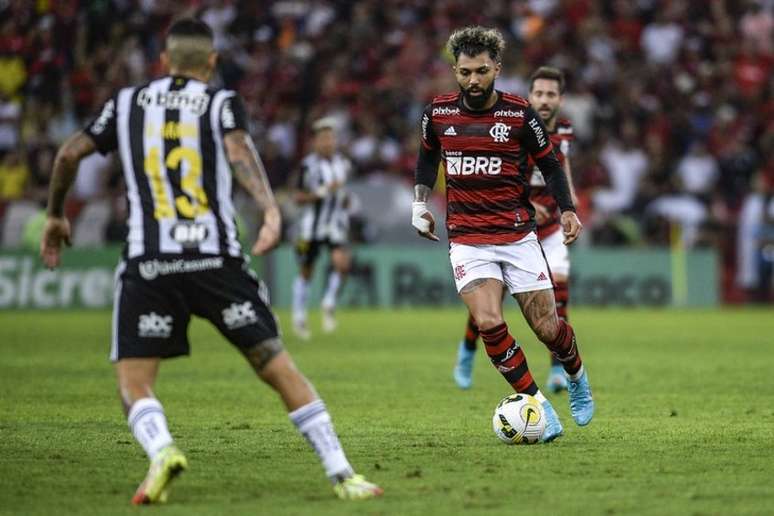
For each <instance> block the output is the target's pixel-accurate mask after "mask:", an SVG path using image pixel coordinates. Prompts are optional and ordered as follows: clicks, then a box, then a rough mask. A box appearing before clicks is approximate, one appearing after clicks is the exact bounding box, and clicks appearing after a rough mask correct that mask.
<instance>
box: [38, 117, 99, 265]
mask: <svg viewBox="0 0 774 516" xmlns="http://www.w3.org/2000/svg"><path fill="white" fill-rule="evenodd" d="M96 149H97V146H96V144H95V142H94V140H93V139H92V138H91V137H90V136H89V135H88V134H86V133H84V132H83V131H78V132H77V133H75V134H74V135H72V136H70V138H68V139H67V140H66V141H65V142H64V143H63V144H62V146H61V147H59V150H58V151H57V153H56V158H55V159H54V170H53V172H52V174H51V182H50V183H49V186H48V205H47V208H46V224H45V226H44V228H43V237H42V238H41V241H40V256H41V258H42V259H43V263H45V264H46V267H48V268H50V269H53V268H55V267H57V266H59V260H60V255H61V252H62V244H65V245H68V246H69V245H70V223H69V222H68V221H67V219H66V218H65V216H64V203H65V198H66V197H67V192H68V191H69V190H70V187H71V186H72V185H73V182H74V181H75V176H76V174H77V173H78V164H79V163H80V162H81V160H82V159H83V158H85V157H86V156H88V155H89V154H91V153H92V152H94V151H95V150H96Z"/></svg>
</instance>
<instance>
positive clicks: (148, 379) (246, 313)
mask: <svg viewBox="0 0 774 516" xmlns="http://www.w3.org/2000/svg"><path fill="white" fill-rule="evenodd" d="M216 59H217V54H216V53H215V52H214V50H213V42H212V32H211V30H210V29H209V27H207V25H206V24H204V23H202V22H201V21H198V20H194V19H190V18H189V19H182V20H179V21H177V22H176V23H175V24H173V25H172V27H171V28H170V29H169V33H168V35H167V38H166V50H165V52H164V53H163V54H162V63H163V64H165V66H166V67H167V68H169V72H170V74H169V75H168V76H165V77H162V78H160V79H157V80H154V81H151V82H150V83H148V84H145V85H143V86H140V87H128V88H123V89H121V90H120V91H119V92H118V93H117V94H116V95H115V96H114V97H113V98H111V99H109V100H108V101H107V102H106V103H105V105H104V107H103V109H102V112H101V114H100V115H99V117H98V118H97V119H96V120H94V121H93V122H92V123H91V124H89V125H88V126H87V127H86V129H84V130H83V131H79V132H78V133H76V134H75V135H73V136H72V137H71V138H69V139H68V140H67V141H66V142H65V143H64V144H63V145H62V147H61V148H60V150H59V152H58V154H57V158H56V160H55V164H54V171H53V175H52V179H51V185H50V191H49V202H48V217H47V220H46V225H45V228H44V234H43V238H42V241H41V255H42V258H43V260H44V262H45V263H46V265H47V266H48V267H50V268H54V267H56V266H57V265H59V260H60V254H61V248H62V245H63V244H69V240H70V226H69V223H68V221H67V219H65V218H64V215H63V211H64V210H63V208H64V199H65V196H66V194H67V191H68V189H69V188H70V186H71V185H72V183H73V180H74V179H75V174H76V172H77V169H78V163H79V162H80V161H81V159H83V158H84V157H86V156H88V155H89V154H91V153H93V152H94V151H99V152H100V153H102V154H106V153H108V152H111V151H114V150H117V151H118V153H119V156H120V159H121V165H122V168H123V172H124V179H125V181H126V185H127V197H128V200H129V221H128V225H129V233H128V236H127V243H126V248H125V250H124V253H123V258H122V260H121V262H120V264H119V266H118V268H117V270H116V288H115V302H114V307H113V339H112V345H111V352H110V358H111V360H112V361H113V362H114V364H115V369H116V373H117V376H118V385H119V390H120V393H121V399H122V402H123V405H124V410H125V413H126V415H127V419H128V422H129V426H130V428H131V430H132V433H133V434H134V436H135V438H136V439H137V441H138V442H139V443H140V445H142V447H143V448H144V449H145V451H146V453H147V454H148V457H149V458H150V462H151V464H150V468H149V471H148V474H147V475H146V477H145V480H144V481H143V482H142V484H141V485H140V487H139V488H138V489H137V492H136V493H135V495H134V497H133V498H132V502H133V503H135V504H147V503H160V502H165V501H166V499H167V496H168V486H169V482H170V480H172V479H173V478H174V477H175V476H176V475H178V474H179V473H180V472H182V471H183V470H185V469H186V468H187V465H188V464H187V459H186V457H185V456H184V455H183V453H182V452H181V451H180V450H179V449H178V448H177V447H176V446H175V443H174V440H173V439H172V435H171V433H170V431H169V429H168V425H167V419H166V416H165V414H164V409H163V407H162V405H161V403H160V402H159V400H158V399H156V397H155V395H154V394H153V385H154V383H155V380H156V376H157V374H158V369H159V365H160V362H161V359H162V358H168V357H173V356H179V355H187V354H188V353H189V344H188V337H187V328H188V322H189V320H190V317H191V314H193V315H197V316H200V317H204V318H206V319H208V320H209V321H210V322H212V323H213V324H214V325H215V326H216V327H217V328H218V330H220V332H221V333H222V334H223V336H224V337H226V339H227V340H229V341H230V342H231V343H232V344H233V345H234V346H235V347H236V348H237V349H239V351H240V352H242V354H243V355H244V356H245V358H246V359H247V360H248V362H249V363H250V365H251V366H252V367H253V369H254V370H255V372H256V373H257V374H258V376H259V377H260V378H261V379H262V380H264V381H265V382H266V383H268V384H269V385H270V386H271V387H272V388H274V389H275V390H276V391H277V393H278V394H279V395H280V397H281V398H282V400H283V401H284V403H285V406H286V407H287V409H288V411H289V412H290V414H289V415H290V419H291V420H292V421H293V423H294V424H295V425H296V427H297V428H298V430H299V431H300V432H301V433H302V434H303V435H304V436H305V437H306V438H307V440H308V441H309V442H310V444H311V445H312V447H313V448H314V450H315V452H316V453H317V454H318V455H319V457H320V460H321V462H322V464H323V467H324V469H325V472H326V474H327V475H328V477H329V478H330V479H331V481H332V482H333V484H334V492H335V493H336V495H337V496H339V497H340V498H343V499H356V498H370V497H373V496H377V495H379V494H381V492H382V490H381V489H380V488H379V487H378V486H376V485H374V484H372V483H370V482H368V481H366V480H365V479H364V478H363V477H362V476H360V475H356V474H355V473H354V471H353V470H352V467H351V466H350V464H349V462H348V461H347V458H346V456H345V455H344V452H343V450H342V448H341V445H340V444H339V440H338V437H337V436H336V433H335V431H334V429H333V425H332V423H331V418H330V415H329V414H328V411H327V409H326V407H325V404H324V403H323V402H322V400H320V399H319V397H318V396H317V393H316V392H315V390H314V388H313V387H312V385H311V384H310V383H309V382H308V381H307V380H306V378H304V376H303V375H302V374H301V373H300V372H299V371H298V369H297V368H296V367H295V365H294V364H293V361H292V359H291V358H290V355H289V354H288V353H287V352H286V351H285V350H284V349H283V345H282V341H281V339H280V337H279V333H278V329H277V324H276V318H275V316H274V314H273V313H272V311H271V308H270V306H269V304H268V295H267V291H266V287H265V285H264V284H263V283H262V282H261V281H260V280H258V278H257V277H256V276H255V274H254V273H253V272H252V270H250V269H249V267H248V263H247V261H246V258H245V257H244V256H243V254H242V249H241V246H240V244H239V240H238V238H237V229H236V224H235V222H234V206H233V204H232V201H231V197H232V176H234V177H236V179H237V181H238V182H239V183H240V184H241V185H242V186H243V187H244V188H245V189H246V190H247V191H248V192H249V193H250V194H251V195H252V197H253V199H254V200H255V202H256V204H257V205H258V206H259V208H260V209H261V210H262V211H263V225H262V227H261V229H260V231H259V234H258V239H257V241H256V242H255V245H254V246H253V248H252V252H253V253H254V254H264V253H266V252H268V251H269V250H271V249H272V248H273V247H274V246H275V245H276V244H277V242H278V241H279V236H280V226H281V220H280V211H279V209H278V207H277V203H276V201H275V199H274V195H273V194H272V191H271V187H270V186H269V182H268V180H267V177H266V172H265V170H264V169H263V165H262V163H261V159H260V157H259V156H258V154H257V152H256V151H255V147H254V145H253V142H252V139H251V137H250V135H249V133H248V132H247V117H246V115H245V111H244V108H243V107H242V103H241V101H240V99H239V97H238V96H237V95H236V93H235V92H233V91H230V90H225V89H213V88H210V87H208V86H207V81H208V80H209V77H210V75H211V73H212V71H213V69H214V67H215V63H216Z"/></svg>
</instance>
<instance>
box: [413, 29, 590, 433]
mask: <svg viewBox="0 0 774 516" xmlns="http://www.w3.org/2000/svg"><path fill="white" fill-rule="evenodd" d="M448 47H449V50H450V52H451V54H452V55H453V56H454V60H455V64H454V67H453V69H454V73H455V78H456V79H457V82H458V84H459V87H460V92H457V93H453V94H447V95H440V96H437V97H435V98H434V99H433V101H432V103H431V104H430V105H428V106H427V107H426V108H425V111H424V113H423V115H422V125H421V146H420V149H419V158H418V160H417V169H416V178H415V193H414V197H415V199H414V203H413V206H412V225H413V226H414V228H415V229H416V230H417V231H418V232H419V234H420V236H423V237H425V238H428V239H430V240H436V241H437V240H438V237H437V236H436V235H435V234H434V229H435V221H434V219H433V216H432V214H431V213H430V211H429V210H428V208H427V199H428V197H429V196H430V193H431V192H432V189H433V186H434V184H435V181H436V178H437V173H438V164H439V162H440V161H441V160H444V164H445V171H446V201H447V203H446V206H447V218H446V226H447V231H448V234H449V258H450V261H451V265H452V271H453V274H454V279H455V283H456V286H457V290H458V292H459V294H460V297H461V298H462V300H463V301H464V302H465V304H466V305H467V307H468V310H469V311H470V313H471V315H472V316H473V319H474V320H475V321H476V324H477V325H478V329H479V331H480V335H481V338H482V339H483V341H484V345H485V347H486V352H487V354H488V355H489V358H490V360H491V361H492V364H493V365H494V366H495V368H497V370H498V371H499V372H500V373H501V374H502V375H503V377H504V378H505V379H506V381H507V382H508V383H509V384H510V385H511V386H512V387H513V389H514V390H515V391H516V392H521V393H526V394H530V395H532V396H535V397H536V398H537V399H538V400H539V401H540V403H541V404H542V405H543V408H544V410H545V415H546V429H545V431H544V433H543V436H542V439H543V441H546V442H548V441H551V440H553V439H556V438H557V437H559V436H560V435H561V434H562V431H563V429H562V425H561V422H560V421H559V417H558V415H557V414H556V411H555V410H554V408H553V407H552V406H551V403H550V402H549V401H548V400H547V399H546V397H545V396H544V395H543V393H542V392H541V391H540V389H539V388H538V387H537V385H536V383H535V381H534V380H533V378H532V375H531V374H530V371H529V368H528V366H527V361H526V358H525V356H524V352H523V351H522V349H521V347H520V346H519V345H518V344H517V342H516V341H515V339H514V338H513V337H512V336H511V335H510V332H509V331H508V326H507V324H506V323H505V321H504V320H503V314H502V303H503V289H504V287H506V288H507V290H508V293H509V294H511V295H512V296H513V297H514V298H515V299H516V300H517V302H518V303H519V306H520V307H521V311H522V314H523V315H524V317H525V319H526V320H527V323H528V324H529V325H530V328H532V330H533V331H534V332H535V334H536V336H537V337H538V339H539V340H540V341H541V342H543V343H544V344H545V345H546V346H547V347H548V348H549V349H550V350H551V352H552V353H553V354H554V355H555V356H556V357H557V358H558V359H559V360H560V361H561V363H562V365H563V367H564V369H565V371H566V372H567V374H568V375H569V383H570V387H569V392H570V396H569V398H570V400H569V401H570V413H571V414H572V417H573V419H574V420H575V422H576V423H577V424H578V425H581V426H583V425H586V424H588V423H589V421H591V418H592V416H593V414H594V401H593V399H592V396H591V388H590V386H589V381H588V374H587V373H586V370H585V368H584V366H583V362H582V361H581V357H580V353H579V351H578V347H577V344H576V339H575V333H574V331H573V329H572V327H571V326H570V325H569V324H568V323H566V322H565V321H563V320H561V319H559V318H558V317H557V313H556V302H555V300H554V291H553V285H552V283H551V280H550V273H549V269H548V264H547V263H546V260H545V257H544V255H543V252H542V250H541V248H540V244H539V242H538V239H537V235H536V233H535V231H536V224H535V209H534V207H533V206H532V204H531V203H530V201H529V193H530V187H529V182H528V181H529V173H530V169H531V166H532V165H531V164H530V163H529V159H530V157H531V159H532V160H534V162H535V163H536V164H537V166H538V167H539V168H540V170H541V171H542V172H543V174H544V176H545V178H546V181H547V184H548V187H549V188H550V191H551V193H552V194H553V196H554V198H555V200H556V202H557V204H558V205H559V208H560V210H561V216H560V223H561V226H562V232H563V236H564V243H565V244H570V243H572V242H573V241H574V240H575V239H576V238H577V237H578V235H579V234H580V231H581V224H580V221H579V220H578V217H577V216H576V215H575V208H574V205H573V203H572V198H571V195H570V189H569V186H568V184H567V177H566V176H565V173H564V170H563V169H562V166H561V164H560V163H559V160H558V159H557V158H556V155H555V153H554V150H553V144H552V143H551V140H550V139H549V135H548V134H547V130H546V128H545V126H544V125H543V123H542V120H541V117H540V115H538V114H537V112H536V111H535V110H534V109H533V108H531V107H530V105H529V102H528V101H526V100H525V99H523V98H521V97H518V96H516V95H510V94H507V93H502V92H500V91H497V90H495V89H494V85H495V84H494V83H495V79H496V77H497V76H498V75H499V73H500V68H501V56H502V53H503V50H504V47H505V42H504V41H503V37H502V34H500V33H499V32H498V31H497V30H494V29H486V28H483V27H467V28H465V29H461V30H458V31H455V32H454V33H453V34H452V35H451V37H450V38H449V42H448Z"/></svg>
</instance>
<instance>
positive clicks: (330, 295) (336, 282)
mask: <svg viewBox="0 0 774 516" xmlns="http://www.w3.org/2000/svg"><path fill="white" fill-rule="evenodd" d="M340 286H341V274H339V273H338V272H336V271H333V272H331V273H330V275H329V276H328V287H327V288H326V289H325V295H324V296H323V299H322V306H323V307H325V308H327V309H330V310H333V309H334V308H336V295H337V294H338V293H339V287H340Z"/></svg>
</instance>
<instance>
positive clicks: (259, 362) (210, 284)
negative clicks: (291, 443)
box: [188, 259, 382, 499]
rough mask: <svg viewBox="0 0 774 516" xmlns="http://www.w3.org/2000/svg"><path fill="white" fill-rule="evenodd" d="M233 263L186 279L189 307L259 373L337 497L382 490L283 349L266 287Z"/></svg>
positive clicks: (356, 496)
mask: <svg viewBox="0 0 774 516" xmlns="http://www.w3.org/2000/svg"><path fill="white" fill-rule="evenodd" d="M237 262H238V261H237V260H231V259H228V260H226V263H225V264H224V267H223V269H222V270H220V271H213V273H212V274H205V275H197V276H196V277H195V279H192V280H191V281H189V282H188V284H189V285H190V287H191V288H196V290H197V291H198V292H200V294H201V295H200V296H198V297H197V298H196V299H197V301H196V302H195V303H192V311H193V312H194V313H195V314H197V315H201V316H202V317H205V318H207V319H209V320H210V322H212V323H213V324H214V325H215V326H216V327H217V328H218V330H219V331H220V332H221V333H222V334H223V336H224V337H226V339H228V341H229V342H231V343H232V344H233V345H234V346H236V347H237V348H238V349H239V350H240V351H241V352H242V354H243V355H244V356H245V358H246V359H247V361H248V362H249V363H250V365H251V366H252V367H253V369H254V370H255V372H256V373H257V374H258V376H259V377H260V378H261V379H262V380H263V381H264V382H266V383H267V384H268V385H270V386H271V387H272V388H273V389H274V390H276V391H277V393H278V394H279V396H280V397H281V398H282V400H283V402H284V403H285V406H286V407H287V409H288V412H289V415H290V419H291V421H292V422H293V424H294V425H295V426H296V427H297V428H298V430H299V432H300V433H301V434H303V435H304V437H305V438H306V439H307V440H308V441H309V443H310V444H311V445H312V447H313V448H314V450H315V452H316V453H317V455H318V456H319V458H320V461H321V463H322V465H323V468H324V469H325V473H326V475H327V476H328V478H330V479H331V481H332V482H333V484H334V491H335V492H336V494H337V496H339V497H340V498H347V499H354V498H370V497H373V496H378V495H379V494H381V492H382V491H381V489H380V488H379V487H378V486H375V485H374V484H371V483H370V482H367V481H366V480H365V479H364V478H363V477H362V476H360V475H356V474H355V473H354V471H353V470H352V467H351V466H350V464H349V461H348V460H347V458H346V456H345V454H344V451H343V449H342V448H341V444H340V443H339V439H338V437H337V435H336V432H335V431H334V429H333V424H332V422H331V417H330V415H329V414H328V411H327V409H326V407H325V404H324V403H323V402H322V400H321V399H320V398H319V397H318V396H317V393H316V392H315V390H314V388H313V387H312V385H311V384H310V383H309V382H308V381H307V380H306V378H304V376H303V375H302V374H301V373H300V372H299V371H298V369H297V368H296V366H295V365H294V364H293V361H292V360H291V358H290V355H289V354H288V353H287V352H286V351H284V349H283V345H282V341H281V340H280V338H279V336H278V335H279V331H278V328H277V322H276V318H275V316H274V314H273V313H272V311H271V308H270V307H269V305H268V291H267V289H266V286H265V285H264V284H263V283H262V282H260V281H259V280H258V279H257V277H255V274H254V273H252V271H250V270H249V269H247V268H246V266H245V265H244V264H240V263H237ZM214 272H217V274H215V273H214ZM205 299H206V301H204V300H205Z"/></svg>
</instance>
